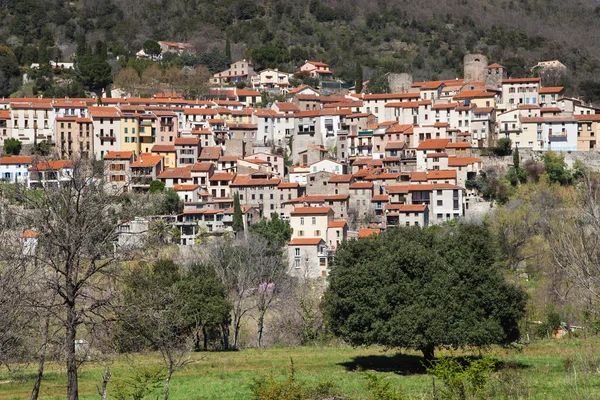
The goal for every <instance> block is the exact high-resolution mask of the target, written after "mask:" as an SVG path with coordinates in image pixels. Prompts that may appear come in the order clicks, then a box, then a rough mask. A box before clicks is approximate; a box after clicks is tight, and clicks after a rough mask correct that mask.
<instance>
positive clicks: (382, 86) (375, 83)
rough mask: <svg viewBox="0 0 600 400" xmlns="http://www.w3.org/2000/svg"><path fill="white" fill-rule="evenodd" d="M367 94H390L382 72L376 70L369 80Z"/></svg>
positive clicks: (386, 78)
mask: <svg viewBox="0 0 600 400" xmlns="http://www.w3.org/2000/svg"><path fill="white" fill-rule="evenodd" d="M367 89H368V91H369V93H390V92H391V89H390V82H389V80H388V77H387V76H386V75H385V74H384V73H383V71H382V70H380V69H378V70H376V71H375V72H373V74H372V75H371V77H370V78H369V85H368V86H367Z"/></svg>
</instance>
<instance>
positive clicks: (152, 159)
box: [131, 153, 163, 167]
mask: <svg viewBox="0 0 600 400" xmlns="http://www.w3.org/2000/svg"><path fill="white" fill-rule="evenodd" d="M162 160H163V157H162V156H155V155H152V154H150V153H142V154H140V156H139V157H138V159H137V160H136V161H135V162H134V163H133V164H131V166H132V167H154V166H157V165H158V164H159V163H160V162H161V161H162Z"/></svg>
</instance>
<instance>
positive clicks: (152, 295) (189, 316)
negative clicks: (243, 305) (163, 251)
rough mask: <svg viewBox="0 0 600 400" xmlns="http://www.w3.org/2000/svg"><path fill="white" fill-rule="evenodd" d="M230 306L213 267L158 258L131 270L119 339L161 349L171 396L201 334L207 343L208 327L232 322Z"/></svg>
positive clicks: (212, 329) (166, 388) (167, 389)
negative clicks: (177, 375) (186, 265)
mask: <svg viewBox="0 0 600 400" xmlns="http://www.w3.org/2000/svg"><path fill="white" fill-rule="evenodd" d="M230 310H231V306H230V304H229V302H228V301H227V300H226V298H225V288H224V287H223V285H222V283H221V281H220V279H219V278H218V277H217V275H216V274H215V271H214V270H213V269H212V267H211V268H207V267H205V266H203V265H196V264H194V265H192V266H191V267H190V268H189V269H188V270H187V271H185V270H184V269H183V268H181V267H180V266H179V265H177V264H175V263H174V262H173V261H171V260H165V259H159V260H158V261H156V262H155V263H154V264H153V265H152V266H151V267H150V268H148V267H146V266H140V267H138V268H136V269H135V270H134V271H132V272H131V273H130V274H129V275H127V276H126V279H125V302H124V305H123V306H122V307H121V308H120V312H119V326H120V327H121V331H120V332H119V339H120V340H122V341H123V345H124V346H125V347H126V348H128V347H129V348H134V349H135V348H137V347H138V346H140V344H142V345H143V346H147V347H148V348H150V349H154V350H158V351H159V352H160V353H161V355H162V357H163V362H164V364H165V368H166V376H165V396H164V398H165V400H166V399H168V398H169V386H170V381H171V378H172V376H173V374H174V373H175V372H176V371H177V370H179V369H181V368H182V367H183V366H185V365H186V364H187V363H188V362H189V360H190V354H191V351H192V350H193V349H194V343H196V348H197V347H198V344H197V343H198V336H199V334H200V333H202V334H203V335H204V343H205V348H206V344H207V341H208V335H209V332H211V333H212V332H214V328H215V327H217V328H219V329H220V328H221V326H222V325H227V324H228V323H229V320H230Z"/></svg>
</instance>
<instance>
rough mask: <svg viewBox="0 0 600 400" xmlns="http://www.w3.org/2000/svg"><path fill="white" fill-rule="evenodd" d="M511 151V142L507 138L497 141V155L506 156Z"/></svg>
mask: <svg viewBox="0 0 600 400" xmlns="http://www.w3.org/2000/svg"><path fill="white" fill-rule="evenodd" d="M511 151H512V140H510V139H509V138H502V139H498V147H497V155H498V156H507V155H509V154H510V152H511Z"/></svg>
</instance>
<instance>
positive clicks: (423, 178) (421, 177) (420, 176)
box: [410, 171, 427, 182]
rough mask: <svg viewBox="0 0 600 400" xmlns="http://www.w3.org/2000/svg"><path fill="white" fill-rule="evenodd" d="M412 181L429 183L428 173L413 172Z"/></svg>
mask: <svg viewBox="0 0 600 400" xmlns="http://www.w3.org/2000/svg"><path fill="white" fill-rule="evenodd" d="M410 180H411V181H415V182H427V172H422V171H417V172H413V173H412V174H410Z"/></svg>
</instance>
